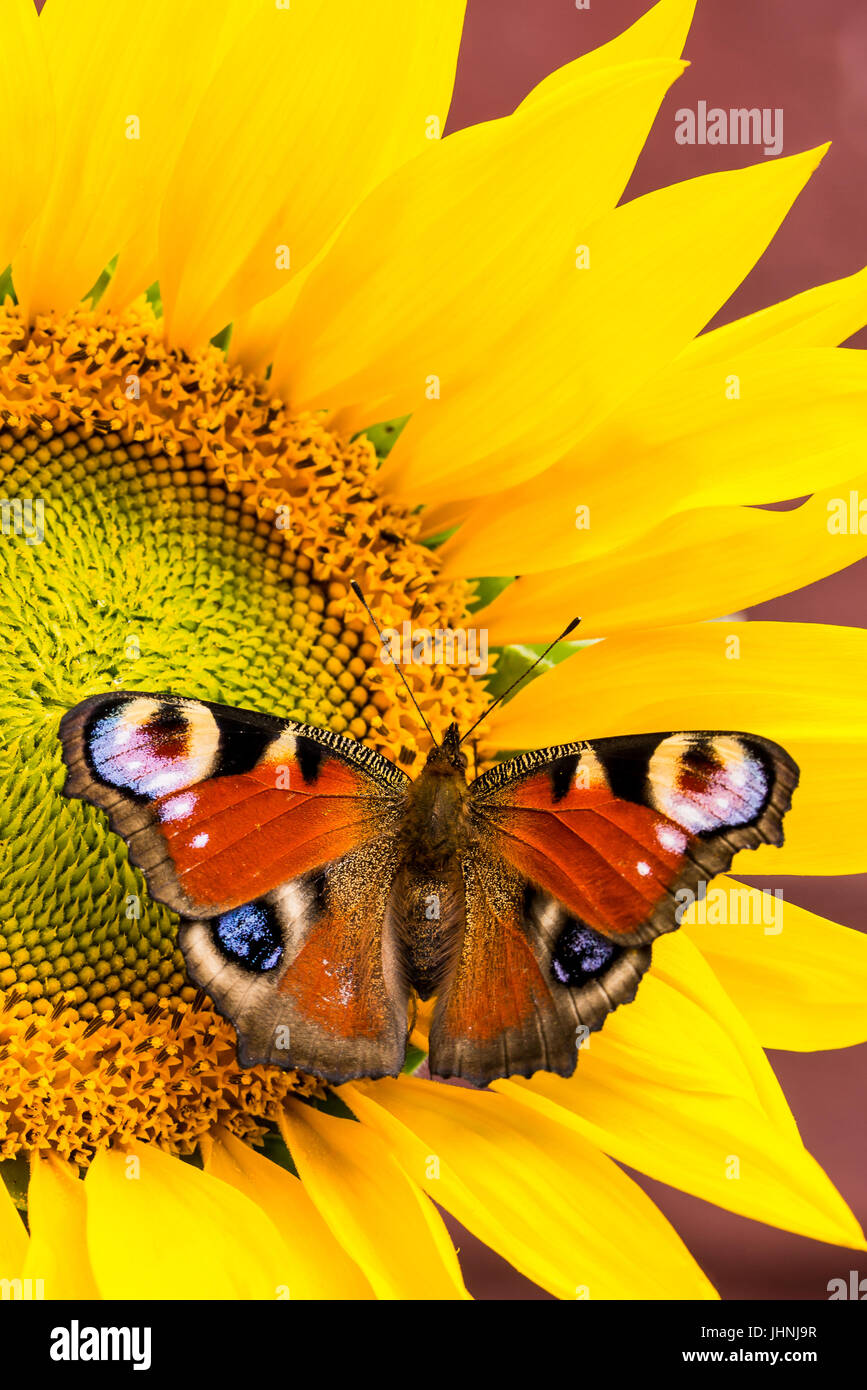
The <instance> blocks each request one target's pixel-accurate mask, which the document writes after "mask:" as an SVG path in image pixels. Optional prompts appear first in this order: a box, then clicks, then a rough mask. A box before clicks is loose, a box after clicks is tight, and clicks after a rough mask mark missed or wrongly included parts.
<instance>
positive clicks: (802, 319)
mask: <svg viewBox="0 0 867 1390" xmlns="http://www.w3.org/2000/svg"><path fill="white" fill-rule="evenodd" d="M865 323H867V269H864V270H859V271H856V273H855V274H854V275H847V276H845V277H844V278H843V279H842V280H831V281H829V283H828V284H826V285H817V286H816V287H815V288H814V289H812V290H804V291H803V293H802V294H796V295H793V296H792V298H791V299H784V300H783V301H782V302H781V303H780V304H772V305H770V307H769V308H767V309H759V310H757V312H756V313H754V314H748V315H747V316H746V317H745V318H742V319H735V321H734V323H727V324H724V325H723V327H722V328H715V329H714V330H713V332H712V333H705V334H703V335H702V337H701V338H699V339H697V341H696V342H695V343H693V344H692V346H691V347H690V348H689V349H688V352H689V354H690V356H692V357H694V359H695V360H696V361H698V360H701V361H704V362H709V361H711V359H714V358H715V359H716V360H725V359H726V358H727V357H730V356H731V355H732V353H735V352H737V353H740V352H748V351H751V350H752V349H754V348H761V347H767V346H768V345H769V344H771V345H773V347H774V348H795V347H808V348H809V347H835V346H836V345H837V344H838V343H842V342H843V341H844V340H845V339H846V338H849V337H851V335H852V334H853V333H857V331H858V329H859V328H863V326H864V324H865Z"/></svg>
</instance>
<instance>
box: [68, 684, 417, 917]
mask: <svg viewBox="0 0 867 1390" xmlns="http://www.w3.org/2000/svg"><path fill="white" fill-rule="evenodd" d="M60 735H61V740H62V742H63V749H64V758H65V760H66V763H67V766H68V769H69V776H68V780H67V784H66V791H67V794H68V795H71V796H80V797H83V798H84V799H86V800H88V801H92V802H93V803H94V804H95V805H97V806H100V807H102V808H103V809H104V810H106V811H107V812H108V815H109V820H110V822H111V825H112V828H113V829H115V830H117V831H118V832H119V833H120V834H122V835H123V836H124V838H125V839H126V840H127V843H128V844H129V849H130V855H131V857H132V859H133V861H134V862H135V863H136V864H138V865H139V867H140V868H141V869H142V870H143V871H144V873H145V876H146V878H147V880H148V886H149V888H150V890H151V893H152V894H153V896H154V897H156V898H159V899H160V900H161V901H163V902H166V903H168V905H169V906H170V907H172V908H174V909H175V910H176V911H177V912H180V913H182V914H183V915H185V916H189V917H213V916H217V915H218V914H220V913H222V912H226V911H228V910H230V909H232V908H234V907H239V906H242V905H243V904H245V903H249V902H251V901H253V900H254V899H256V898H259V897H261V896H262V895H264V894H266V893H268V892H270V891H271V890H273V889H275V888H276V887H278V886H279V885H280V884H281V883H285V882H287V881H288V880H290V879H294V878H297V877H299V876H300V875H303V874H305V873H307V872H308V871H310V870H312V869H316V868H319V867H320V866H322V865H324V864H327V863H329V862H330V861H331V860H333V859H338V858H340V857H342V856H343V855H345V854H348V853H349V852H350V851H352V850H353V849H355V848H357V847H358V846H359V845H362V844H364V843H365V842H366V841H368V840H370V839H373V838H376V837H383V836H385V835H387V834H389V833H390V832H391V830H392V829H393V827H394V824H395V822H396V819H397V817H398V816H399V813H400V808H401V806H402V799H403V793H404V789H405V787H406V783H407V778H406V777H405V775H404V774H403V773H402V772H400V771H399V770H398V769H397V768H396V767H394V765H393V764H391V763H389V762H388V760H387V759H385V758H383V757H381V756H380V755H379V754H377V753H374V752H373V751H372V750H371V749H369V748H365V747H364V746H363V745H362V744H360V743H357V742H356V741H355V740H353V739H346V738H342V737H341V736H340V735H338V734H333V733H331V731H330V730H328V729H318V728H312V727H310V726H308V725H304V724H297V723H295V722H294V721H291V720H283V719H276V718H273V717H271V716H269V715H262V714H258V713H256V712H255V711H249V710H236V709H232V708H230V707H227V706H222V705H213V704H209V703H207V702H206V701H202V700H190V699H186V698H184V697H182V696H175V695H145V694H137V693H127V692H124V693H118V692H114V693H111V694H107V695H98V696H94V697H93V698H92V699H90V700H86V701H84V703H83V704H81V705H78V706H76V708H75V709H73V710H70V712H69V713H68V714H67V715H65V716H64V718H63V720H62V721H61V727H60Z"/></svg>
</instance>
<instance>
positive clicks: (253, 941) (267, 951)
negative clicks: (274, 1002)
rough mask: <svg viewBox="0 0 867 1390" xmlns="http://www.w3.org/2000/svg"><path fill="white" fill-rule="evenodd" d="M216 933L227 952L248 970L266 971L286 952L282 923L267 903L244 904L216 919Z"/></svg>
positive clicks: (271, 968)
mask: <svg viewBox="0 0 867 1390" xmlns="http://www.w3.org/2000/svg"><path fill="white" fill-rule="evenodd" d="M214 935H215V937H216V939H217V941H218V943H219V945H220V946H221V947H222V949H223V951H225V953H226V955H227V956H229V957H231V959H232V960H233V961H234V962H235V963H236V964H237V965H242V966H243V967H244V968H245V970H253V971H256V972H257V973H259V974H264V972H265V971H266V970H273V969H274V966H275V965H277V963H278V962H279V960H280V957H281V956H282V955H283V937H282V933H281V931H280V924H279V922H278V921H277V918H276V916H275V914H274V911H273V909H272V908H270V907H269V906H268V904H267V903H265V902H261V901H260V902H255V903H244V905H243V906H242V907H235V908H233V909H232V911H231V912H224V913H223V915H222V917H218V918H217V919H216V921H215V922H214Z"/></svg>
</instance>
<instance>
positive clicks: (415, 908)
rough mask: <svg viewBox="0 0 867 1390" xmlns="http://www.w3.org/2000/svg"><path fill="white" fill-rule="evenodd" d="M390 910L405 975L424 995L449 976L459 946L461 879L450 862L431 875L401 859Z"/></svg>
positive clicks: (424, 996)
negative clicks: (401, 863)
mask: <svg viewBox="0 0 867 1390" xmlns="http://www.w3.org/2000/svg"><path fill="white" fill-rule="evenodd" d="M390 911H391V914H392V921H393V923H394V929H395V934H396V937H397V941H398V945H399V949H400V953H401V961H402V965H403V969H404V973H405V978H406V980H407V982H408V983H409V984H411V985H412V987H413V989H414V990H415V991H416V993H417V994H418V995H419V998H421V999H429V998H430V997H431V995H433V994H436V992H437V990H438V989H439V988H440V987H441V986H442V984H443V982H444V981H445V980H446V979H447V978H448V976H449V974H450V972H451V970H452V967H453V965H454V961H455V958H456V956H457V953H458V951H459V950H460V945H461V940H462V938H463V929H464V890H463V879H462V878H461V877H460V875H459V874H456V873H455V872H454V866H452V869H451V871H448V870H447V871H445V872H443V873H441V874H431V873H429V872H427V871H425V870H424V869H420V868H417V867H415V866H414V865H412V864H411V863H408V864H404V866H403V867H402V868H401V870H400V871H399V872H398V874H397V877H396V878H395V881H394V885H393V887H392V893H391V905H390Z"/></svg>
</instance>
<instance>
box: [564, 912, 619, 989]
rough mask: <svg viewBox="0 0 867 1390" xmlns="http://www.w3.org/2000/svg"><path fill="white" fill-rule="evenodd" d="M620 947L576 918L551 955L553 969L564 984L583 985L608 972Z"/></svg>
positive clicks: (565, 929)
mask: <svg viewBox="0 0 867 1390" xmlns="http://www.w3.org/2000/svg"><path fill="white" fill-rule="evenodd" d="M620 949H621V948H620V947H619V946H614V945H612V943H611V942H610V941H607V940H606V939H605V937H604V936H600V934H599V932H595V931H593V929H592V927H588V926H585V924H584V923H583V922H576V921H574V920H573V921H571V922H569V923H568V924H567V926H565V927H564V928H563V931H562V932H561V933H560V939H559V940H558V942H557V945H556V947H555V949H554V954H553V956H552V957H551V969H552V970H553V972H554V975H555V977H556V978H557V979H558V980H559V981H560V983H561V984H563V985H570V986H572V987H574V986H577V985H583V984H586V983H587V982H588V981H589V980H596V979H598V978H599V976H600V975H604V974H605V971H606V970H607V969H608V967H609V966H610V964H611V962H612V961H613V959H614V957H615V956H617V955H619V954H620Z"/></svg>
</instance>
